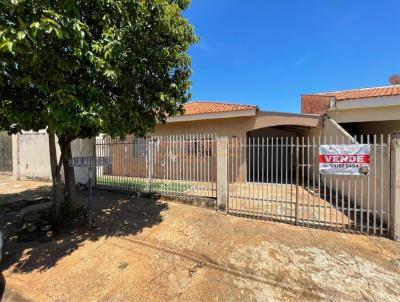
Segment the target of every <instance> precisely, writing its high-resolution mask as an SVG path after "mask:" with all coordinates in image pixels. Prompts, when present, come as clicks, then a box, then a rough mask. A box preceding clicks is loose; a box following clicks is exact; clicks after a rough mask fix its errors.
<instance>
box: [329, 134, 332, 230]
mask: <svg viewBox="0 0 400 302" xmlns="http://www.w3.org/2000/svg"><path fill="white" fill-rule="evenodd" d="M329 144H330V145H332V136H330V137H329ZM329 187H330V188H329V228H332V206H333V203H332V198H333V196H332V195H333V194H332V175H329Z"/></svg>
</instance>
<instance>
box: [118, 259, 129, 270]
mask: <svg viewBox="0 0 400 302" xmlns="http://www.w3.org/2000/svg"><path fill="white" fill-rule="evenodd" d="M127 266H128V262H126V261H122V262H120V263H119V266H118V268H119V269H120V270H121V271H122V270H124V269H126V268H127Z"/></svg>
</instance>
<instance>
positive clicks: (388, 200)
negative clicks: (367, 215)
mask: <svg viewBox="0 0 400 302" xmlns="http://www.w3.org/2000/svg"><path fill="white" fill-rule="evenodd" d="M391 145H392V137H391V135H390V134H388V137H387V147H386V163H387V165H386V166H387V167H388V169H391V168H390V166H391V160H392V159H391V158H390V153H391V152H390V146H391ZM387 180H388V181H387V192H388V194H389V196H388V198H387V199H386V206H387V209H386V215H387V228H386V232H387V234H390V224H391V221H390V219H391V218H390V217H391V209H390V208H391V202H394V200H391V196H390V192H391V184H390V183H391V177H390V175H389V176H387Z"/></svg>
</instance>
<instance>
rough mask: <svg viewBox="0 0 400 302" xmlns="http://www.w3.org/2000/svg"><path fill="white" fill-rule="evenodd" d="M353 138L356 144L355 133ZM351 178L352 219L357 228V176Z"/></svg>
mask: <svg viewBox="0 0 400 302" xmlns="http://www.w3.org/2000/svg"><path fill="white" fill-rule="evenodd" d="M354 140H355V143H356V144H358V141H357V135H355V136H354ZM353 179H354V205H353V211H354V213H353V217H354V218H353V219H354V229H355V230H357V212H358V211H357V190H358V185H357V176H356V175H354V176H353Z"/></svg>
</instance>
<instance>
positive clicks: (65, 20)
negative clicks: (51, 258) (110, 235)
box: [0, 0, 197, 218]
mask: <svg viewBox="0 0 400 302" xmlns="http://www.w3.org/2000/svg"><path fill="white" fill-rule="evenodd" d="M189 3H190V0H146V1H145V0H75V1H73V0H64V1H51V0H25V1H23V0H20V1H18V0H8V1H6V0H0V7H1V9H0V11H1V15H0V130H7V131H8V132H9V133H18V132H20V131H22V130H33V131H38V130H39V129H47V132H48V133H49V146H50V155H51V162H52V175H53V183H54V184H55V189H56V190H55V198H54V199H55V202H54V206H53V214H54V216H55V218H57V217H58V215H59V211H60V200H59V198H56V196H59V195H60V192H59V191H57V190H60V185H61V174H60V173H61V167H62V166H63V165H64V172H65V181H66V187H67V190H66V192H67V195H69V199H70V200H71V199H72V200H73V199H74V188H75V186H74V175H73V169H68V160H69V158H70V157H71V142H72V141H73V140H75V139H77V138H91V137H94V136H96V135H98V134H100V133H103V134H108V135H110V136H112V137H124V136H126V135H128V134H136V135H144V134H145V133H146V132H148V131H150V130H151V129H152V128H153V127H154V126H155V124H156V123H158V122H165V120H166V117H167V116H173V115H175V114H178V113H180V112H182V106H183V104H184V103H185V102H187V101H188V100H189V98H190V93H189V88H190V85H191V82H190V79H189V77H190V74H191V59H190V57H189V55H188V54H187V51H188V48H189V46H190V45H191V44H193V43H195V42H196V40H197V37H196V35H195V34H194V31H193V28H192V26H191V25H190V24H189V22H188V20H187V19H185V18H184V17H183V16H182V12H183V10H184V9H186V8H187V7H188V5H189ZM55 135H56V136H57V137H58V144H59V145H60V150H61V155H60V158H58V159H57V158H56V157H55V156H56V155H55V142H54V137H55ZM57 192H58V193H57ZM72 207H74V204H72Z"/></svg>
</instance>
